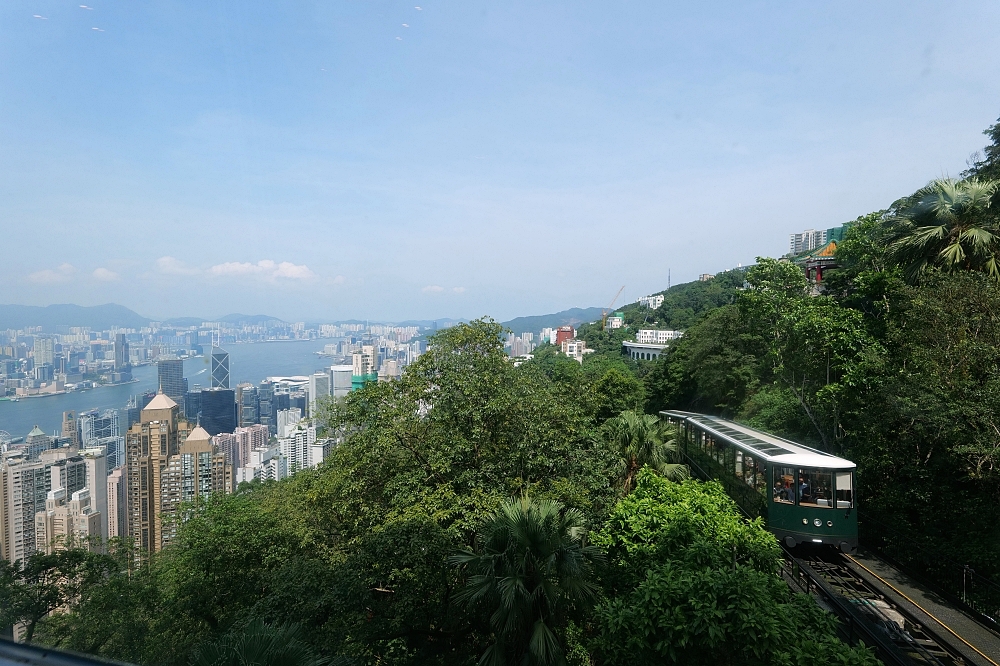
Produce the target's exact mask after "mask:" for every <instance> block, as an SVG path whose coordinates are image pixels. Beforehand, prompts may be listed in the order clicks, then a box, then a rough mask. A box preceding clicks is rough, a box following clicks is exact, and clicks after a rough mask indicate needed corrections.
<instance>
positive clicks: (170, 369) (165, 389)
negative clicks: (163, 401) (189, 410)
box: [156, 358, 187, 405]
mask: <svg viewBox="0 0 1000 666" xmlns="http://www.w3.org/2000/svg"><path fill="white" fill-rule="evenodd" d="M156 371H157V375H158V378H159V382H160V384H159V388H160V392H161V393H163V394H164V395H165V396H167V397H168V398H170V399H171V400H172V401H173V402H174V403H176V404H178V405H180V404H182V403H183V402H184V394H185V393H187V387H186V386H185V385H184V361H182V360H181V359H179V358H167V359H163V360H162V361H157V363H156Z"/></svg>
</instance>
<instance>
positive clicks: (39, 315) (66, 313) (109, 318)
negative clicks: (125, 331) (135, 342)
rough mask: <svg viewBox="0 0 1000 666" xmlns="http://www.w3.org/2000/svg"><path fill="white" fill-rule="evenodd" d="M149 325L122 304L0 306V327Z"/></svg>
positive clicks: (53, 327) (99, 327)
mask: <svg viewBox="0 0 1000 666" xmlns="http://www.w3.org/2000/svg"><path fill="white" fill-rule="evenodd" d="M148 325H149V319H147V318H145V317H143V316H142V315H140V314H136V313H135V312H133V311H132V310H129V309H128V308H127V307H125V306H124V305H115V304H114V303H107V304H105V305H94V306H91V307H84V306H81V305H70V304H66V305H48V306H46V307H39V306H37V305H0V330H3V329H8V328H14V329H17V328H27V327H28V326H41V327H42V328H43V330H46V331H52V332H57V331H56V330H55V329H58V328H62V327H69V326H87V327H90V328H92V329H95V330H98V331H103V330H105V329H109V328H111V327H112V326H121V327H122V328H141V327H143V326H148Z"/></svg>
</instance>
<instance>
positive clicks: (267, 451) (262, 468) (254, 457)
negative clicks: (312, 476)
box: [236, 446, 288, 484]
mask: <svg viewBox="0 0 1000 666" xmlns="http://www.w3.org/2000/svg"><path fill="white" fill-rule="evenodd" d="M286 476H288V460H286V459H285V457H284V456H283V455H281V450H280V449H279V447H277V446H272V447H269V448H260V449H253V450H252V451H250V456H249V458H248V459H247V461H246V462H245V464H244V465H243V467H240V468H239V469H237V470H236V483H237V484H240V483H243V482H244V481H254V480H257V481H280V480H282V479H283V478H285V477H286Z"/></svg>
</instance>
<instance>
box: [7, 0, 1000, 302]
mask: <svg viewBox="0 0 1000 666" xmlns="http://www.w3.org/2000/svg"><path fill="white" fill-rule="evenodd" d="M418 5H419V8H418ZM998 23H1000V5H997V4H996V3H988V2H960V3H957V4H955V3H951V4H948V5H941V4H939V3H931V2H906V3H903V2H899V1H895V2H886V3H879V4H877V5H873V4H871V3H863V2H842V3H836V5H829V6H817V5H812V4H809V5H807V4H803V3H792V2H785V3H746V2H716V3H702V4H696V5H691V4H689V3H688V4H679V3H654V2H634V3H628V4H624V5H618V6H612V5H608V4H607V3H596V2H583V3H572V4H570V3H548V4H539V3H526V2H512V3H506V4H504V5H501V6H497V5H493V4H490V3H481V2H473V3H462V4H453V5H446V4H444V3H437V2H431V3H429V4H421V3H419V2H411V3H403V2H385V1H368V2H364V3H349V4H347V3H345V4H337V5H330V4H329V3H321V2H306V1H300V2H286V3H278V4H273V3H262V2H257V1H254V2H241V3H236V2H220V3H211V4H204V3H195V2H190V1H183V0H175V1H167V0H154V1H152V2H148V3H143V4H138V3H134V4H132V3H130V4H116V5H112V4H110V3H109V4H102V3H99V4H94V5H92V6H90V5H88V6H81V5H79V3H54V2H39V1H38V0H32V1H31V2H28V1H27V0H12V1H11V2H7V3H4V4H3V5H2V6H0V36H2V39H0V86H2V89H3V90H4V95H3V97H2V98H0V142H2V144H3V146H4V150H3V151H2V153H0V216H2V218H3V219H4V220H5V224H4V230H5V232H6V233H5V242H6V243H7V244H8V246H9V247H11V248H15V250H14V251H10V252H8V253H7V256H6V259H7V262H6V271H5V276H4V284H5V290H4V295H3V296H2V297H0V302H4V303H15V304H25V305H49V304H53V303H74V304H79V305H96V304H103V303H118V304H121V305H124V306H126V307H128V308H130V309H132V310H134V311H136V312H138V313H140V314H142V315H143V316H147V317H154V318H169V317H175V316H203V315H206V316H215V315H218V314H220V313H228V312H244V313H266V314H269V315H273V316H276V317H280V318H282V319H285V320H287V321H301V320H308V321H316V320H320V319H323V320H337V319H342V320H343V319H365V318H368V319H372V320H385V321H401V320H407V319H440V318H467V319H468V318H474V317H478V316H481V315H483V314H486V313H489V314H491V315H492V316H494V317H495V318H496V319H497V320H499V321H503V320H508V319H510V318H512V317H516V316H521V315H529V314H537V313H548V312H556V311H561V310H565V309H567V308H571V307H591V306H595V305H596V306H602V305H606V304H607V303H608V301H610V300H611V298H612V296H614V294H615V292H616V291H617V290H618V288H619V287H620V286H621V285H622V284H624V285H626V290H625V298H626V299H627V300H632V301H634V300H635V298H637V297H638V296H641V295H643V294H645V293H649V292H651V291H656V290H661V289H664V288H666V286H667V275H668V270H669V271H670V274H671V277H672V282H673V283H674V284H677V283H681V282H688V281H691V280H695V279H697V276H698V275H699V274H701V273H715V272H717V271H720V270H724V269H727V268H731V267H735V266H736V265H737V264H747V263H750V262H752V261H753V260H754V257H755V256H757V255H765V256H777V255H780V254H781V253H783V252H784V251H785V250H786V248H787V243H788V235H789V234H790V233H793V232H796V231H801V230H803V229H806V228H817V229H825V228H828V227H833V226H837V225H840V224H842V223H843V222H847V221H849V220H852V219H854V218H856V217H858V216H859V215H863V214H865V213H868V212H871V211H873V210H878V209H881V208H884V207H886V206H888V205H889V204H890V203H891V202H892V201H893V200H895V199H896V198H898V197H901V196H904V195H907V194H909V193H911V192H912V191H914V190H915V189H917V188H919V187H920V186H922V185H924V184H925V183H926V182H928V181H929V180H930V179H932V178H935V177H940V176H947V175H950V176H956V175H958V174H959V173H960V172H961V171H962V170H963V169H964V168H965V166H966V160H967V158H968V157H969V155H970V154H971V153H973V152H974V151H977V150H980V149H981V148H982V147H983V146H984V145H985V143H986V139H985V137H984V136H983V135H982V132H983V130H984V129H986V128H987V127H988V126H989V125H991V124H992V123H994V122H995V121H996V120H997V116H998V115H1000V76H998V68H1000V52H998V51H997V49H995V48H994V47H993V46H992V44H993V41H994V40H993V35H992V31H993V29H992V28H991V26H995V25H997V24H998Z"/></svg>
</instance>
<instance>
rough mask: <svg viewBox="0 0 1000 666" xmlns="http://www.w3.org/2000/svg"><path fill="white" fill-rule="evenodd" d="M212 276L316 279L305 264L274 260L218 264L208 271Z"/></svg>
mask: <svg viewBox="0 0 1000 666" xmlns="http://www.w3.org/2000/svg"><path fill="white" fill-rule="evenodd" d="M208 271H209V272H210V273H211V274H212V275H218V276H225V275H260V276H263V277H266V278H270V279H272V280H273V279H276V278H287V279H289V280H306V279H309V278H313V277H316V274H315V273H313V272H312V271H311V270H309V267H308V266H306V265H305V264H293V263H292V262H290V261H282V262H281V263H277V262H275V261H274V260H272V259H262V260H260V261H258V262H257V263H256V264H252V263H250V262H249V261H227V262H225V263H222V264H216V265H215V266H212V267H211V268H209V269H208Z"/></svg>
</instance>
